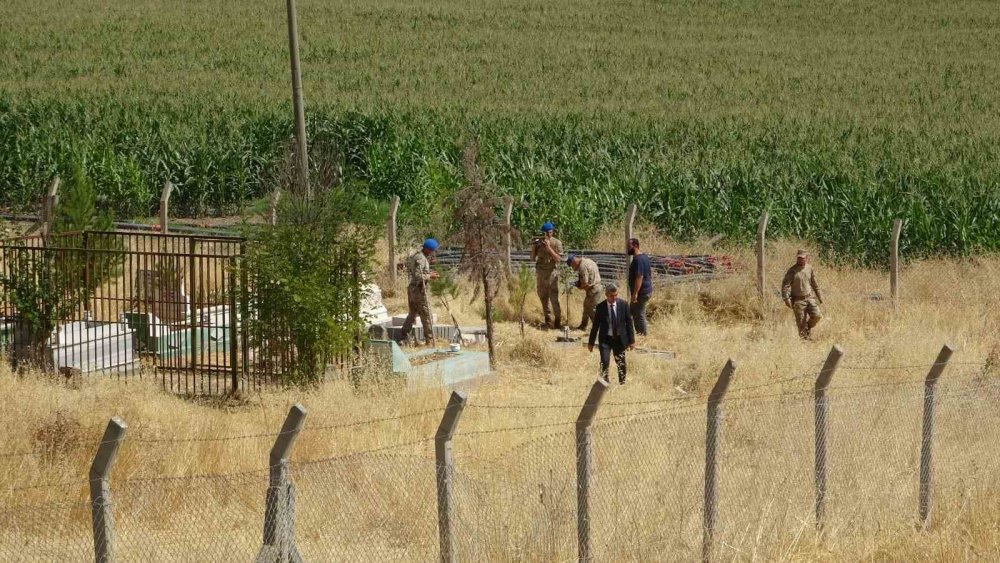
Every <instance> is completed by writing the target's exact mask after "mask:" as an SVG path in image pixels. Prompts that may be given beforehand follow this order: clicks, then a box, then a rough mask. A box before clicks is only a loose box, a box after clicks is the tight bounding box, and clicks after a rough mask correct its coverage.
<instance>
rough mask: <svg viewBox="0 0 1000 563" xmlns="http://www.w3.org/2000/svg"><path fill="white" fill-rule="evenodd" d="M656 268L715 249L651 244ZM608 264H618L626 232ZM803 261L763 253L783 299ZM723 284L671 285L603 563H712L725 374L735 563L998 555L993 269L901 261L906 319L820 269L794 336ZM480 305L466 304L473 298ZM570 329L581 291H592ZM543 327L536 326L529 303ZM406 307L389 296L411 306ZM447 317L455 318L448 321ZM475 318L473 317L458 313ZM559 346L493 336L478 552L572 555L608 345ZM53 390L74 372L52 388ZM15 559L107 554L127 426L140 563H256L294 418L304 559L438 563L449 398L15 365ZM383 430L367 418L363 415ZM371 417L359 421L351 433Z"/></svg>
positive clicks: (121, 540) (481, 447)
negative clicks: (215, 391) (97, 545)
mask: <svg viewBox="0 0 1000 563" xmlns="http://www.w3.org/2000/svg"><path fill="white" fill-rule="evenodd" d="M640 236H642V237H643V238H644V239H645V240H649V241H650V244H649V248H648V249H647V251H649V252H652V253H677V252H687V251H691V252H695V251H699V250H701V249H699V247H698V246H697V245H688V246H687V247H684V248H681V247H678V246H677V245H674V244H672V243H670V242H669V241H666V240H657V239H656V238H655V235H654V234H653V233H652V232H643V233H641V234H640ZM597 246H598V247H600V248H606V249H615V248H617V247H618V243H617V236H612V235H605V236H603V237H601V238H600V240H599V242H598V245H597ZM794 249H795V244H793V243H791V242H783V243H775V244H774V245H773V246H772V248H771V249H770V256H769V268H770V269H769V276H768V279H769V282H773V284H772V285H774V286H775V288H776V285H777V282H778V280H780V276H781V273H782V272H783V271H784V268H785V266H786V265H787V263H789V262H790V261H791V257H792V256H793V255H794ZM729 254H730V256H732V257H733V258H734V262H735V263H736V264H737V265H739V266H741V267H742V268H741V269H739V271H737V273H736V274H735V275H734V276H733V277H731V278H729V279H724V280H717V281H713V282H709V283H701V284H678V285H673V286H670V287H669V288H664V289H660V290H658V291H657V293H656V296H655V298H654V300H653V302H652V305H651V310H652V311H653V317H652V322H651V334H650V336H649V338H648V339H647V340H645V341H644V342H642V343H641V344H642V346H644V347H647V348H651V349H659V350H671V351H674V352H676V354H677V357H676V359H673V360H662V359H655V358H654V357H652V356H649V355H643V354H640V353H635V354H632V356H631V364H630V367H631V371H630V375H629V382H628V384H627V385H625V386H623V387H619V386H618V385H617V384H612V386H611V389H610V391H609V393H608V396H607V397H606V398H605V404H604V405H602V407H601V409H600V412H599V414H598V424H597V426H596V428H595V432H594V440H595V456H596V470H595V471H596V472H595V476H594V479H595V480H594V490H593V493H592V494H593V499H592V501H591V502H592V510H593V513H592V515H593V522H592V530H593V531H594V546H595V550H596V554H595V555H596V557H598V559H599V560H602V561H618V560H688V559H694V558H697V557H699V555H700V549H701V499H702V479H703V468H704V465H703V464H704V432H705V408H704V400H705V397H706V395H707V392H708V390H709V389H710V388H711V386H712V384H713V382H714V380H715V378H716V377H717V376H718V373H719V371H720V369H721V368H722V366H723V364H724V363H725V361H726V360H727V358H732V359H734V360H735V361H736V363H737V370H736V375H735V378H734V380H733V385H732V387H731V389H730V391H729V395H728V397H727V399H726V402H725V404H724V408H725V410H726V414H725V420H724V424H723V430H722V444H721V458H720V471H721V473H720V484H719V498H720V500H719V529H718V532H717V542H716V546H717V547H716V549H717V553H716V555H717V557H718V558H719V559H721V560H790V561H805V560H824V561H826V560H828V561H833V560H845V559H846V560H900V561H912V560H932V561H954V560H960V559H995V558H997V557H1000V532H998V530H997V526H996V523H997V522H998V519H1000V511H998V509H997V502H996V500H997V498H998V497H997V495H998V493H1000V449H998V448H997V445H996V436H998V433H997V431H998V430H1000V409H998V407H1000V402H998V400H1000V393H998V390H997V386H996V381H997V377H998V376H1000V368H998V367H997V366H998V362H1000V336H998V335H1000V330H998V329H1000V320H998V318H997V316H996V311H997V305H998V300H997V298H996V297H995V295H996V291H995V290H996V285H995V283H996V281H995V280H996V279H997V276H998V275H1000V259H997V258H983V259H978V258H976V259H965V260H939V261H926V262H920V263H915V264H911V265H909V266H907V267H906V268H904V271H903V275H902V279H903V296H904V297H903V301H902V303H901V304H900V309H899V311H897V312H895V313H893V311H892V307H891V304H890V303H889V302H888V301H887V300H881V301H879V300H872V299H871V297H870V294H872V293H876V292H877V293H879V294H881V295H882V296H883V297H887V295H888V281H887V276H886V275H885V274H884V273H883V272H874V271H860V270H854V269H844V268H836V267H833V266H830V265H827V264H824V263H823V262H822V260H821V259H819V258H817V259H815V262H817V266H818V275H819V276H820V282H821V283H822V285H823V286H824V288H825V290H826V292H825V301H826V305H825V312H826V315H827V316H826V319H825V320H824V322H823V323H822V324H821V325H820V326H819V327H818V329H817V332H816V335H815V340H813V341H811V342H802V341H800V340H799V339H798V338H797V337H796V335H795V331H794V327H793V326H792V322H791V315H790V313H789V312H788V311H786V310H784V309H782V308H780V307H779V306H780V302H779V301H778V299H777V298H776V297H773V296H771V298H770V299H769V300H768V302H767V303H766V304H761V303H760V302H759V301H758V300H757V299H756V297H755V296H754V290H753V283H752V264H753V261H752V255H751V254H749V253H747V252H745V251H743V250H740V249H732V250H731V252H730V253H729ZM469 294H470V293H469V292H468V291H467V292H466V295H469ZM574 298H575V301H574V302H573V304H572V307H573V310H574V311H575V313H574V316H575V315H577V314H579V311H580V302H581V301H580V300H579V297H578V296H574ZM529 302H530V303H531V305H530V307H529V316H530V318H531V320H534V321H537V318H538V316H539V311H538V305H537V300H536V299H534V298H531V300H530V301H529ZM400 304H401V301H400V300H399V299H398V298H392V299H389V300H388V305H389V306H390V310H399V308H400ZM438 310H439V314H440V308H439V309H438ZM457 314H458V316H459V318H460V320H461V321H462V322H469V323H473V322H481V321H480V320H479V319H480V311H479V308H478V307H477V306H476V305H470V304H469V302H468V299H467V298H466V299H462V300H460V303H459V304H458V307H457ZM553 340H554V337H553V334H552V333H543V332H539V331H537V330H536V329H533V328H531V329H529V330H528V334H527V335H526V337H525V338H523V339H522V338H521V337H520V335H519V334H518V330H517V326H516V323H512V322H504V323H502V324H501V327H500V331H499V342H498V349H499V353H500V355H501V359H500V364H499V368H498V370H497V373H496V375H495V377H492V378H490V379H488V380H485V381H483V382H482V383H481V384H478V385H477V386H475V387H474V388H472V389H470V390H469V406H468V407H467V408H466V410H465V412H464V414H463V416H462V419H461V422H460V425H459V431H458V435H457V436H456V438H455V442H454V452H455V456H456V464H457V465H456V468H457V472H458V476H457V491H456V501H457V503H458V508H457V514H458V522H457V523H456V534H457V536H458V538H459V542H458V546H457V549H458V556H459V559H460V560H463V561H471V560H498V561H515V560H518V561H520V560H532V561H563V560H571V559H574V558H575V556H576V544H575V488H574V487H575V485H574V483H575V474H574V465H573V424H572V422H573V421H574V420H575V417H576V415H577V413H578V410H579V405H581V404H582V403H583V400H584V398H585V397H586V394H587V392H588V390H589V388H590V386H591V385H592V384H593V382H594V379H595V376H596V371H597V356H596V353H595V354H593V355H588V354H587V351H586V349H584V348H582V347H579V348H578V347H571V348H558V347H556V346H555V345H554V343H553V342H552V341H553ZM945 342H948V343H951V344H952V345H954V346H955V348H956V349H957V352H956V354H955V355H954V357H953V359H952V364H951V365H949V366H948V368H947V370H946V372H945V374H944V376H943V379H942V383H941V384H940V386H939V389H938V391H939V394H940V396H939V398H938V404H937V424H938V427H937V432H936V440H935V448H936V449H935V458H934V462H935V488H934V497H933V498H934V502H935V504H934V510H933V512H932V518H931V524H930V526H929V527H928V529H927V530H919V529H918V528H917V527H916V526H915V522H916V514H917V504H916V498H917V472H918V467H919V463H918V460H919V455H918V452H919V447H920V420H921V418H920V417H921V413H920V409H921V406H922V393H923V386H922V381H923V378H924V376H925V375H926V373H927V371H928V369H929V367H930V364H931V363H932V362H933V361H934V358H935V356H936V355H937V353H938V351H939V350H940V348H941V346H942V344H944V343H945ZM835 343H836V344H840V345H841V346H842V347H843V349H844V351H845V357H844V360H843V362H842V365H841V369H840V370H839V371H838V373H837V374H836V376H835V377H834V380H833V384H832V387H831V391H830V396H831V419H830V434H829V441H830V445H829V448H830V452H829V463H830V478H829V489H828V490H829V493H828V499H827V502H828V505H827V513H826V516H827V519H826V526H825V529H824V532H823V533H822V534H821V533H818V532H817V531H816V530H815V526H814V521H813V492H812V486H813V485H812V467H813V466H812V463H813V458H812V456H813V450H812V444H813V431H812V423H813V418H812V417H813V411H812V408H813V407H812V385H813V381H814V379H815V376H816V374H817V373H818V369H819V365H820V364H821V363H822V361H823V360H824V358H825V356H826V354H827V352H828V351H829V349H830V347H831V346H832V345H833V344H835ZM60 379H61V378H60ZM0 395H2V396H3V397H4V399H5V401H6V403H7V404H6V405H5V407H4V409H3V410H2V411H0V413H2V414H0V427H2V428H3V448H2V451H0V495H2V496H3V501H2V503H0V504H2V508H0V530H2V531H0V559H5V560H7V559H32V560H84V559H88V558H92V553H91V552H90V551H88V550H89V549H90V547H89V546H90V544H89V542H90V536H89V525H90V524H89V518H88V512H89V509H88V506H87V504H86V499H87V496H86V494H87V481H86V475H87V470H88V466H89V463H90V459H91V457H92V455H93V451H94V448H95V447H96V444H97V442H98V441H99V439H100V435H101V432H102V430H103V427H104V425H105V424H106V422H107V419H108V418H109V417H111V416H115V415H117V416H120V417H121V418H122V419H123V420H125V421H126V422H127V423H128V424H129V430H128V435H127V438H126V441H125V443H124V445H123V448H122V451H121V455H120V458H119V460H118V463H117V465H116V466H115V468H114V471H113V474H112V493H113V499H112V502H113V503H114V511H115V517H116V526H117V529H118V535H119V537H118V545H119V555H120V557H121V558H122V560H249V559H250V558H252V557H253V556H254V555H255V553H256V549H257V548H258V547H259V543H260V534H261V526H262V514H263V504H264V503H263V500H264V487H265V483H266V476H267V452H268V450H269V448H270V446H271V444H272V442H273V439H274V437H275V434H276V432H277V431H278V429H279V428H280V425H281V422H282V419H283V417H284V415H285V413H286V412H287V410H288V408H289V407H290V405H292V404H293V403H296V402H300V403H302V404H303V405H305V406H306V408H307V409H308V411H309V415H308V417H307V421H306V430H305V431H304V432H303V433H302V435H301V436H300V437H299V440H298V442H297V443H296V446H295V450H294V454H293V458H292V459H293V464H292V468H291V471H292V475H293V478H294V480H295V482H296V487H297V495H298V507H297V511H298V520H297V529H296V533H297V538H298V544H299V549H300V551H301V552H302V554H303V556H304V557H305V558H306V559H307V560H387V559H402V560H413V561H427V560H433V559H435V558H436V556H437V551H436V550H437V529H436V509H435V504H434V503H435V496H434V494H435V493H434V478H433V440H432V439H433V435H434V432H435V430H436V427H437V424H438V422H439V420H440V417H441V414H442V412H443V407H444V405H445V402H446V400H447V393H446V392H445V391H443V390H440V389H422V390H413V391H406V390H405V389H404V388H403V386H401V385H399V383H398V382H393V381H384V380H383V381H375V380H368V381H366V382H365V383H364V384H362V385H360V386H354V385H352V384H351V383H350V382H349V381H348V380H346V379H333V380H331V381H329V382H328V383H326V384H324V385H323V386H322V387H320V388H318V389H313V390H289V391H284V392H273V393H264V394H261V395H253V396H245V397H239V398H234V399H231V400H228V401H211V400H193V399H186V398H183V397H178V396H174V395H171V394H168V393H164V392H163V391H161V390H159V389H158V388H156V386H155V385H153V384H151V383H149V382H139V381H132V382H128V383H121V382H117V381H111V380H102V379H99V378H93V379H89V380H85V381H83V382H78V383H65V382H63V381H61V380H56V379H54V378H49V377H45V376H41V375H38V374H33V373H32V374H26V375H23V376H17V375H14V374H12V373H10V372H9V371H8V370H7V368H6V367H0ZM365 421H367V422H365ZM355 423H357V424H355Z"/></svg>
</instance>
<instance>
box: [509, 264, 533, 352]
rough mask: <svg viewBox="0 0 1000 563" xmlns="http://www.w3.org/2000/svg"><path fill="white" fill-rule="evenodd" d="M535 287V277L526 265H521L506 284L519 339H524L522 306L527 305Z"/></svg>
mask: <svg viewBox="0 0 1000 563" xmlns="http://www.w3.org/2000/svg"><path fill="white" fill-rule="evenodd" d="M533 287H535V275H534V273H533V272H532V271H531V268H530V267H529V266H528V265H527V264H521V265H520V267H518V269H517V275H515V276H511V278H510V281H509V283H508V290H509V291H510V301H511V305H513V306H514V308H515V309H516V310H517V320H518V323H519V324H520V328H521V338H524V306H525V305H526V304H527V303H528V296H529V295H531V289H532V288H533Z"/></svg>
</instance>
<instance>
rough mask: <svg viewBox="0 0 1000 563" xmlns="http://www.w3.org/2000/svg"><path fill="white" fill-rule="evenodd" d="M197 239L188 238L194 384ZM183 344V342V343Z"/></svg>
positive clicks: (195, 364)
mask: <svg viewBox="0 0 1000 563" xmlns="http://www.w3.org/2000/svg"><path fill="white" fill-rule="evenodd" d="M197 244H198V243H197V239H195V238H194V237H192V238H190V239H188V284H190V286H191V287H190V288H188V316H189V317H190V318H189V319H188V328H189V329H190V331H191V334H190V344H191V346H190V350H189V352H190V353H191V360H190V364H191V376H192V384H194V381H195V378H196V377H197V375H198V324H199V323H198V321H199V319H198V303H197V301H198V288H197V286H196V284H197V281H196V280H197V277H196V276H197V271H196V259H195V251H196V250H197ZM182 344H183V343H182ZM186 390H187V389H185V391H186Z"/></svg>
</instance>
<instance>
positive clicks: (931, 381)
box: [919, 344, 955, 528]
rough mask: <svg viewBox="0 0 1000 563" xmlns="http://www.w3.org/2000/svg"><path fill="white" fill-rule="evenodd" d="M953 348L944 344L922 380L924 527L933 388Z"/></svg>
mask: <svg viewBox="0 0 1000 563" xmlns="http://www.w3.org/2000/svg"><path fill="white" fill-rule="evenodd" d="M954 352H955V349H954V348H952V347H951V346H950V345H948V344H945V345H944V346H943V347H942V348H941V352H939V353H938V357H937V359H936V360H934V365H933V366H931V370H930V371H929V372H928V373H927V378H926V379H925V380H924V424H923V432H922V433H921V441H920V501H919V502H920V526H921V527H924V528H926V527H927V525H928V519H929V517H930V514H931V490H932V489H931V486H932V482H933V467H932V462H933V451H932V450H933V446H934V389H935V387H936V386H937V382H938V379H939V378H940V377H941V374H942V373H944V368H945V367H946V366H947V365H948V360H950V359H951V355H952V354H953V353H954Z"/></svg>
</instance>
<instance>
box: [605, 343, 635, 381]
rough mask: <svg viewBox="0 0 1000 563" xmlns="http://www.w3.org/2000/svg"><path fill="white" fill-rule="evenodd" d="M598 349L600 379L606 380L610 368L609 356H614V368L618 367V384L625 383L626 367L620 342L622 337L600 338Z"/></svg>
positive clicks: (623, 346)
mask: <svg viewBox="0 0 1000 563" xmlns="http://www.w3.org/2000/svg"><path fill="white" fill-rule="evenodd" d="M598 347H599V348H600V351H601V378H602V379H604V381H607V380H608V368H610V367H611V356H612V355H614V357H615V366H617V367H618V383H625V373H626V371H627V370H628V366H627V364H626V363H625V343H624V342H622V337H621V336H618V337H616V338H612V337H604V338H601V339H600V344H599V345H598Z"/></svg>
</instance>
